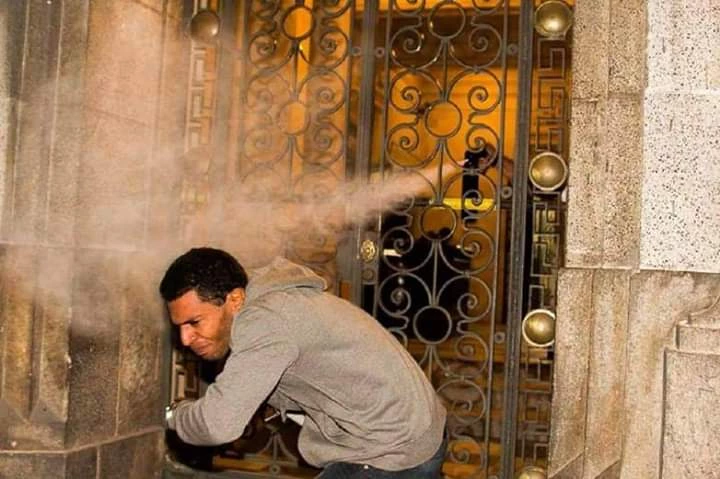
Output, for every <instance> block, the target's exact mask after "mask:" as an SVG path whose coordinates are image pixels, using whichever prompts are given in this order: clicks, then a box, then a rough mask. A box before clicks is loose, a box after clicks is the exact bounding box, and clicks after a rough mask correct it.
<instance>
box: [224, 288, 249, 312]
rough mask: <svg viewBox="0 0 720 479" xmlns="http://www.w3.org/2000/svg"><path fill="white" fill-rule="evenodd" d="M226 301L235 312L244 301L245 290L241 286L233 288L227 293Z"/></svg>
mask: <svg viewBox="0 0 720 479" xmlns="http://www.w3.org/2000/svg"><path fill="white" fill-rule="evenodd" d="M226 301H227V302H228V303H229V304H230V307H231V308H232V310H233V312H235V313H237V312H238V310H239V309H240V308H241V307H242V305H243V303H245V290H244V289H243V288H235V289H233V290H232V291H230V292H229V293H228V295H227V299H226Z"/></svg>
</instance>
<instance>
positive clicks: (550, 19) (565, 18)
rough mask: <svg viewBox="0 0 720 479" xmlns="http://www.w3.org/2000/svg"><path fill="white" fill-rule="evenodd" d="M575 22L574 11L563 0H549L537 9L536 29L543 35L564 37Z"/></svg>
mask: <svg viewBox="0 0 720 479" xmlns="http://www.w3.org/2000/svg"><path fill="white" fill-rule="evenodd" d="M572 24H573V12H572V10H571V9H570V7H569V6H568V4H567V3H565V2H563V1H562V0H548V1H546V2H543V3H542V4H541V5H540V6H539V7H537V10H535V30H536V31H537V32H538V34H539V35H540V36H542V37H546V38H563V37H564V36H565V34H566V33H567V31H568V30H570V27H571V26H572Z"/></svg>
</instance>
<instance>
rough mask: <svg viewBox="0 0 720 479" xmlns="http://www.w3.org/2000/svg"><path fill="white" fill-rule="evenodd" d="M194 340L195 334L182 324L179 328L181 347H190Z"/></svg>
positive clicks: (190, 328)
mask: <svg viewBox="0 0 720 479" xmlns="http://www.w3.org/2000/svg"><path fill="white" fill-rule="evenodd" d="M194 340H195V332H194V331H193V330H192V327H190V326H189V325H186V324H183V325H182V326H180V341H181V342H182V344H183V346H190V345H191V344H192V342H193V341H194Z"/></svg>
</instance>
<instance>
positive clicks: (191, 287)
mask: <svg viewBox="0 0 720 479" xmlns="http://www.w3.org/2000/svg"><path fill="white" fill-rule="evenodd" d="M324 288H325V283H324V281H323V280H322V279H321V278H320V277H319V276H317V275H315V274H314V273H313V272H311V271H310V270H309V269H307V268H305V267H302V266H299V265H296V264H293V263H291V262H289V261H287V260H284V259H281V258H278V259H276V260H274V261H273V262H272V263H271V264H270V265H268V266H266V267H264V268H261V269H259V270H257V271H256V272H254V274H252V275H251V277H250V280H249V282H248V278H247V275H246V274H245V271H244V270H243V268H242V266H241V265H240V264H239V263H238V262H237V260H236V259H235V258H233V257H232V256H231V255H230V254H228V253H226V252H224V251H221V250H217V249H212V248H197V249H192V250H190V251H188V252H187V253H185V254H184V255H182V256H180V257H179V258H177V259H176V260H175V261H174V262H173V263H172V265H171V266H170V267H169V269H168V270H167V272H166V273H165V277H164V278H163V280H162V282H161V283H160V293H161V295H162V297H163V298H164V299H165V301H166V302H167V306H168V311H169V313H170V318H171V320H172V322H173V324H175V325H176V326H177V327H178V328H179V329H180V338H181V341H182V343H183V345H185V346H187V347H189V348H190V349H192V350H193V352H195V354H197V355H198V356H200V357H201V358H203V359H206V360H217V359H221V358H223V357H225V355H226V354H227V353H228V352H230V355H229V357H228V359H227V361H226V363H225V367H224V369H223V371H222V373H221V374H220V375H219V376H218V377H217V379H216V381H215V382H214V383H213V384H211V385H210V386H209V387H208V389H207V392H206V394H205V396H203V397H202V398H200V399H198V400H197V401H184V402H182V403H180V404H179V405H178V406H177V407H176V408H175V409H174V410H173V411H172V413H171V414H169V416H168V427H170V428H171V429H174V430H176V431H177V433H178V435H179V436H180V438H181V439H182V440H183V441H185V442H187V443H190V444H195V445H215V444H223V443H227V442H230V441H233V440H234V439H236V438H237V437H239V436H240V435H241V434H242V432H243V430H244V428H245V426H246V424H247V423H248V421H249V420H250V418H251V417H252V415H253V414H254V413H255V411H256V410H257V409H258V407H259V406H260V405H261V404H262V403H263V402H264V401H266V400H267V401H268V403H269V404H270V405H271V406H273V407H274V408H275V409H277V410H278V411H279V412H280V414H281V415H282V417H283V418H285V417H287V414H288V413H289V412H290V413H292V412H293V411H297V412H302V413H304V417H303V421H301V422H302V429H301V432H300V437H299V440H298V446H299V449H300V452H301V454H302V455H303V457H304V458H305V460H307V461H308V462H309V463H310V464H313V465H315V466H318V467H323V468H324V471H323V473H322V474H320V476H318V477H320V478H323V479H327V478H332V479H335V478H338V479H341V478H376V477H378V478H379V477H382V478H406V479H423V478H439V477H440V468H441V465H442V462H443V459H444V455H445V449H446V447H447V443H446V441H445V440H444V439H443V436H444V435H443V433H444V427H445V416H446V412H445V409H444V407H443V406H442V404H441V403H440V401H439V399H438V397H437V395H436V394H435V392H434V390H433V388H432V386H431V385H430V383H429V382H428V380H427V379H426V377H425V375H424V374H423V372H422V370H421V369H420V368H419V367H418V365H417V363H416V362H415V360H414V359H413V358H412V357H411V356H410V355H409V354H408V353H407V351H406V350H405V349H404V348H403V347H402V345H401V344H400V343H399V342H398V341H397V340H396V339H395V338H393V337H392V335H390V333H388V332H387V331H386V330H385V329H383V328H382V327H381V326H380V325H379V324H378V323H377V322H376V321H375V320H374V319H373V318H372V317H371V316H369V315H368V314H366V313H365V312H364V311H362V310H361V309H359V308H357V307H355V306H353V305H352V304H350V303H348V302H346V301H344V300H342V299H340V298H338V297H336V296H333V295H331V294H328V293H326V292H324Z"/></svg>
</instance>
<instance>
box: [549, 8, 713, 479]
mask: <svg viewBox="0 0 720 479" xmlns="http://www.w3.org/2000/svg"><path fill="white" fill-rule="evenodd" d="M574 42H575V43H574V50H573V55H574V57H573V97H572V120H571V121H572V125H571V152H570V165H571V166H570V172H571V173H570V175H571V176H570V179H569V205H568V229H567V254H566V264H565V268H564V269H563V271H561V274H560V280H559V293H558V297H559V304H558V311H557V315H558V317H557V367H556V371H555V395H554V398H553V430H552V434H551V436H552V438H551V453H550V455H551V464H550V468H549V477H553V478H567V479H579V478H588V479H595V478H623V479H625V478H626V479H635V478H639V477H642V478H644V479H653V478H660V477H665V478H672V479H676V478H684V477H688V478H694V477H703V474H701V473H700V472H699V471H703V472H704V474H705V475H706V476H708V477H709V475H711V474H709V471H717V470H718V468H719V467H720V459H718V457H717V455H712V454H711V453H708V454H703V453H701V450H702V447H701V446H702V444H705V445H707V444H711V443H713V441H712V439H713V438H717V431H716V428H715V430H713V427H712V426H711V425H707V426H705V425H702V424H701V423H700V421H699V420H696V421H694V422H693V421H692V420H688V418H690V419H692V418H698V417H699V416H698V414H697V413H693V412H692V411H691V409H692V408H693V407H695V406H694V405H695V404H702V405H704V406H701V407H705V408H706V409H705V414H711V413H712V412H714V410H712V411H711V410H710V409H709V404H711V403H712V402H713V401H714V402H715V404H717V402H718V400H720V388H717V387H715V386H714V385H713V386H711V387H708V388H706V389H708V391H707V392H705V393H699V392H698V391H699V389H698V388H696V387H695V385H697V384H698V383H699V382H702V381H706V380H707V381H710V382H712V380H710V379H708V378H711V377H713V374H715V375H717V374H718V373H720V370H718V369H717V356H712V354H716V353H717V352H718V350H716V351H715V353H712V351H708V350H696V349H693V346H692V345H691V344H692V343H687V342H686V343H685V345H684V346H682V347H681V346H679V344H678V342H677V339H676V338H677V335H678V328H677V327H678V324H680V323H682V322H684V321H686V320H688V318H689V317H690V315H691V314H693V313H694V312H696V311H699V310H703V309H704V308H707V307H708V306H709V305H711V304H713V303H714V302H715V301H716V300H717V298H718V297H720V275H718V273H720V262H719V261H718V258H719V257H720V256H719V255H720V236H718V234H717V231H720V228H719V226H720V224H718V223H719V222H720V203H718V201H717V198H718V197H720V190H719V189H718V188H720V177H719V176H718V175H720V149H719V148H718V146H720V127H718V124H717V121H715V120H713V119H716V118H717V117H718V113H719V112H720V110H719V107H720V95H719V94H718V93H720V90H718V88H719V86H718V85H720V67H719V65H720V50H718V49H717V48H715V47H713V45H718V44H720V9H718V8H717V7H715V6H712V5H710V4H709V3H708V2H696V3H693V4H692V6H689V5H688V4H687V3H686V2H681V1H675V0H672V1H666V0H657V1H650V2H644V1H639V0H630V1H619V0H601V1H590V0H578V2H577V5H576V24H575V30H574ZM706 327H708V326H706ZM710 328H711V329H712V326H710ZM698 351H699V352H698ZM707 381H706V382H707ZM713 388H714V389H713ZM709 398H713V399H709ZM715 414H716V413H715ZM691 445H694V446H695V447H696V448H697V449H696V450H693V448H692V447H691ZM706 447H707V446H706ZM681 461H682V462H681ZM680 464H682V466H681V465H680ZM688 464H692V466H691V467H688Z"/></svg>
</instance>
